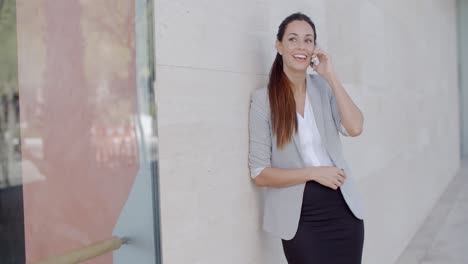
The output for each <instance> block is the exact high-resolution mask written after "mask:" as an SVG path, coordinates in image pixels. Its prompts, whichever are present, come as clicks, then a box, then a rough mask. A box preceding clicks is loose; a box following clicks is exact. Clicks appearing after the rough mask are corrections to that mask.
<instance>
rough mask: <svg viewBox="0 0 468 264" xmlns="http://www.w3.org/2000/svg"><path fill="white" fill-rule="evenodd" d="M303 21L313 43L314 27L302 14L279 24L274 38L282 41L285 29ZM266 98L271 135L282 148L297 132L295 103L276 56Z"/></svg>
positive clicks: (277, 55) (280, 61)
mask: <svg viewBox="0 0 468 264" xmlns="http://www.w3.org/2000/svg"><path fill="white" fill-rule="evenodd" d="M297 20H299V21H305V22H307V23H308V24H309V25H310V26H311V27H312V29H313V30H314V43H315V41H316V39H317V33H316V31H315V25H314V23H313V22H312V20H311V19H310V18H309V17H308V16H306V15H304V14H302V13H294V14H292V15H290V16H288V17H287V18H286V19H284V20H283V22H281V24H280V26H279V28H278V33H277V35H276V38H277V39H278V41H282V40H283V36H284V33H285V31H286V27H287V26H288V25H289V23H291V22H293V21H297ZM268 97H269V100H270V111H271V124H272V130H273V134H274V135H276V145H277V146H278V148H282V147H283V146H284V144H286V143H288V142H289V141H290V140H291V137H292V135H293V133H296V132H297V116H296V101H295V100H294V93H293V90H292V84H291V82H290V81H289V79H288V77H287V76H286V74H285V73H284V70H283V58H282V57H281V55H280V54H279V53H277V54H276V58H275V61H274V62H273V65H272V66H271V71H270V79H269V81H268Z"/></svg>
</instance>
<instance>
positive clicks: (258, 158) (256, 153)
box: [249, 89, 272, 179]
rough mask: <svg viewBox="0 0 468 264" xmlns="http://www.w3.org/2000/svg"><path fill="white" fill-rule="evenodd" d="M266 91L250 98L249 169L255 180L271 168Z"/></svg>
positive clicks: (261, 91) (258, 92)
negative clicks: (260, 173) (265, 169)
mask: <svg viewBox="0 0 468 264" xmlns="http://www.w3.org/2000/svg"><path fill="white" fill-rule="evenodd" d="M265 93H266V89H260V90H256V91H254V92H253V93H252V96H251V98H250V110H249V168H250V177H252V179H254V178H255V177H256V176H258V174H259V169H260V171H261V170H262V169H263V168H265V167H271V151H272V149H271V142H272V140H271V129H270V114H269V105H268V101H267V96H266V95H265Z"/></svg>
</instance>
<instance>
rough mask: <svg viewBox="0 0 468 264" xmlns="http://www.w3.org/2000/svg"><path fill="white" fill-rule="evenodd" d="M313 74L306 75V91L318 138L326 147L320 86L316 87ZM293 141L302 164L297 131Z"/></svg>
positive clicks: (302, 158) (302, 159)
mask: <svg viewBox="0 0 468 264" xmlns="http://www.w3.org/2000/svg"><path fill="white" fill-rule="evenodd" d="M313 78H314V76H311V75H307V76H306V92H307V94H308V96H309V102H310V104H311V105H312V110H313V112H314V119H315V123H316V125H317V129H318V131H319V134H320V138H321V139H322V143H323V144H324V146H325V147H326V146H327V144H326V137H325V132H324V123H323V114H322V99H321V98H322V94H321V91H320V87H318V85H317V83H316V82H314V79H313ZM293 142H294V145H295V146H296V149H297V151H298V153H299V156H300V157H301V161H302V164H304V157H303V154H302V150H301V144H300V142H299V136H298V135H297V133H294V134H293Z"/></svg>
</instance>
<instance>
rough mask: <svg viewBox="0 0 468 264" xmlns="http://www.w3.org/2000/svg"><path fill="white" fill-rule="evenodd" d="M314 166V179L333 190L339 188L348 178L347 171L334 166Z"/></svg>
mask: <svg viewBox="0 0 468 264" xmlns="http://www.w3.org/2000/svg"><path fill="white" fill-rule="evenodd" d="M312 168H313V171H312V172H311V174H312V177H311V178H312V180H313V181H316V182H318V183H320V184H322V185H323V186H326V187H329V188H331V189H333V190H337V189H338V187H340V186H341V185H342V184H343V182H344V180H345V179H346V174H345V172H344V171H343V170H341V169H339V168H337V167H334V166H319V167H312Z"/></svg>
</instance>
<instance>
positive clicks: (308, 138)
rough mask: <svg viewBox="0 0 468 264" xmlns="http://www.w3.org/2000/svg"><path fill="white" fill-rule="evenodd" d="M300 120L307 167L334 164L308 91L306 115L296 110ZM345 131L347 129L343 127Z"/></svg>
mask: <svg viewBox="0 0 468 264" xmlns="http://www.w3.org/2000/svg"><path fill="white" fill-rule="evenodd" d="M296 115H297V122H298V131H297V133H298V138H299V142H300V151H301V154H302V157H303V159H304V165H305V166H306V167H311V166H333V162H332V161H331V159H330V156H329V155H328V152H327V150H326V149H325V146H324V145H323V144H322V138H321V137H320V133H319V131H318V128H317V124H316V123H315V118H314V111H313V109H312V105H311V104H310V100H309V96H308V95H307V93H306V98H305V106H304V117H302V116H301V115H300V114H299V113H297V112H296ZM343 131H346V130H345V129H343ZM263 169H265V168H264V167H263V168H257V169H253V170H252V172H251V174H252V177H256V176H258V175H259V174H260V173H261V172H262V170H263Z"/></svg>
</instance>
